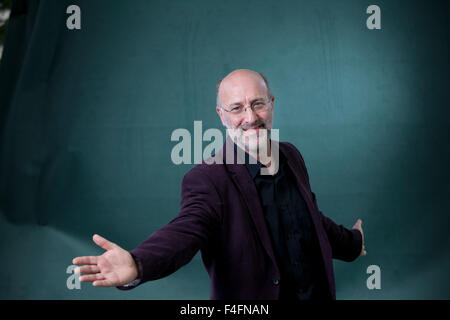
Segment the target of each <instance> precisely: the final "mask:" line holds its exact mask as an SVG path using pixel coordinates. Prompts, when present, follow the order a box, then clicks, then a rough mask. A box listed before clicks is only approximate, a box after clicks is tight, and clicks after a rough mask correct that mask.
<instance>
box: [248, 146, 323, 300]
mask: <svg viewBox="0 0 450 320" xmlns="http://www.w3.org/2000/svg"><path fill="white" fill-rule="evenodd" d="M245 156H246V158H245V160H246V161H245V165H246V167H247V169H248V171H249V173H250V175H251V176H252V178H253V181H254V182H255V185H256V189H257V190H258V194H259V197H260V201H261V205H262V208H263V212H264V218H265V221H266V224H267V228H268V230H269V233H270V236H271V240H272V245H273V248H274V251H275V255H276V258H277V262H278V266H279V268H280V273H281V279H280V299H300V300H310V299H324V298H325V299H327V298H329V288H328V285H327V282H326V281H327V280H326V278H325V271H324V266H323V260H322V256H321V251H320V247H319V243H318V239H317V235H316V233H315V228H314V226H313V225H312V223H313V222H312V220H311V216H310V213H309V210H308V208H307V206H306V203H305V201H304V199H303V197H302V196H301V194H300V192H299V190H298V186H297V184H296V181H295V177H294V174H293V173H292V171H291V170H290V168H289V166H288V164H287V160H286V158H285V157H284V155H283V154H282V153H281V152H280V154H279V158H280V164H279V170H278V172H277V173H276V174H275V175H273V176H272V175H261V170H260V169H261V167H263V165H262V164H261V163H259V162H257V163H256V164H251V163H255V162H256V160H255V159H254V158H252V162H250V161H249V156H248V154H247V153H245Z"/></svg>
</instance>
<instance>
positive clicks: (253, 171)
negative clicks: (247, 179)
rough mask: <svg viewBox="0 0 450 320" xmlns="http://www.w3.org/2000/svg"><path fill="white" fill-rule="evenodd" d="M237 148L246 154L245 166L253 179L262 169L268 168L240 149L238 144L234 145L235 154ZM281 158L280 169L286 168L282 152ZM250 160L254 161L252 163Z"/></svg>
mask: <svg viewBox="0 0 450 320" xmlns="http://www.w3.org/2000/svg"><path fill="white" fill-rule="evenodd" d="M237 148H239V149H240V151H241V152H243V153H244V155H245V162H244V164H245V166H246V167H247V170H248V172H249V173H250V176H251V177H252V179H255V178H256V176H257V175H258V174H259V173H260V170H261V168H262V167H266V166H265V165H263V164H262V163H261V162H259V161H257V160H256V159H255V158H254V157H252V156H251V155H249V154H248V153H247V152H245V151H243V150H242V148H240V147H239V146H238V145H237V144H236V143H234V151H235V152H237V150H238V149H237ZM279 156H280V168H281V166H284V163H285V161H284V160H285V159H284V155H283V153H282V152H281V150H280V152H279ZM250 159H251V160H252V161H250Z"/></svg>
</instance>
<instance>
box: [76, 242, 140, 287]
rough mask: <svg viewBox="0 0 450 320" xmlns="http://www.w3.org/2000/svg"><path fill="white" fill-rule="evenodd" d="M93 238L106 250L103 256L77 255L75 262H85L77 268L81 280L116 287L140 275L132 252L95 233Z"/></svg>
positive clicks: (101, 285) (98, 285) (97, 285)
mask: <svg viewBox="0 0 450 320" xmlns="http://www.w3.org/2000/svg"><path fill="white" fill-rule="evenodd" d="M92 240H94V242H95V243H96V244H97V245H99V246H100V247H102V248H103V249H105V250H106V252H105V253H103V254H102V255H101V256H85V257H76V258H74V259H73V260H72V263H73V264H84V266H81V267H78V268H76V269H75V273H80V274H85V275H82V276H80V281H81V282H92V284H93V285H94V286H96V287H116V286H122V285H124V284H127V283H130V282H131V281H133V280H135V279H136V278H137V277H138V268H137V266H136V263H135V262H134V259H133V257H132V256H131V254H130V253H129V252H128V251H126V250H124V249H122V248H121V247H119V246H118V245H117V244H115V243H112V242H110V241H108V240H106V239H105V238H103V237H101V236H99V235H97V234H95V235H94V236H93V237H92Z"/></svg>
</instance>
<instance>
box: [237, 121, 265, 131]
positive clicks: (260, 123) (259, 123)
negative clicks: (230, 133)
mask: <svg viewBox="0 0 450 320" xmlns="http://www.w3.org/2000/svg"><path fill="white" fill-rule="evenodd" d="M258 127H261V128H260V129H266V128H267V125H266V122H265V121H264V120H263V119H258V120H256V121H255V122H253V123H244V124H242V125H240V126H238V127H237V128H236V129H241V130H248V129H251V128H258Z"/></svg>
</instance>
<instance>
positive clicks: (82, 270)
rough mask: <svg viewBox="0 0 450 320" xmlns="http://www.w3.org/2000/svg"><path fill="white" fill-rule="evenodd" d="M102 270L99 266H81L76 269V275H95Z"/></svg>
mask: <svg viewBox="0 0 450 320" xmlns="http://www.w3.org/2000/svg"><path fill="white" fill-rule="evenodd" d="M99 272H100V268H99V267H97V265H87V266H81V267H78V268H76V269H75V273H78V274H80V273H83V274H94V273H99Z"/></svg>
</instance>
